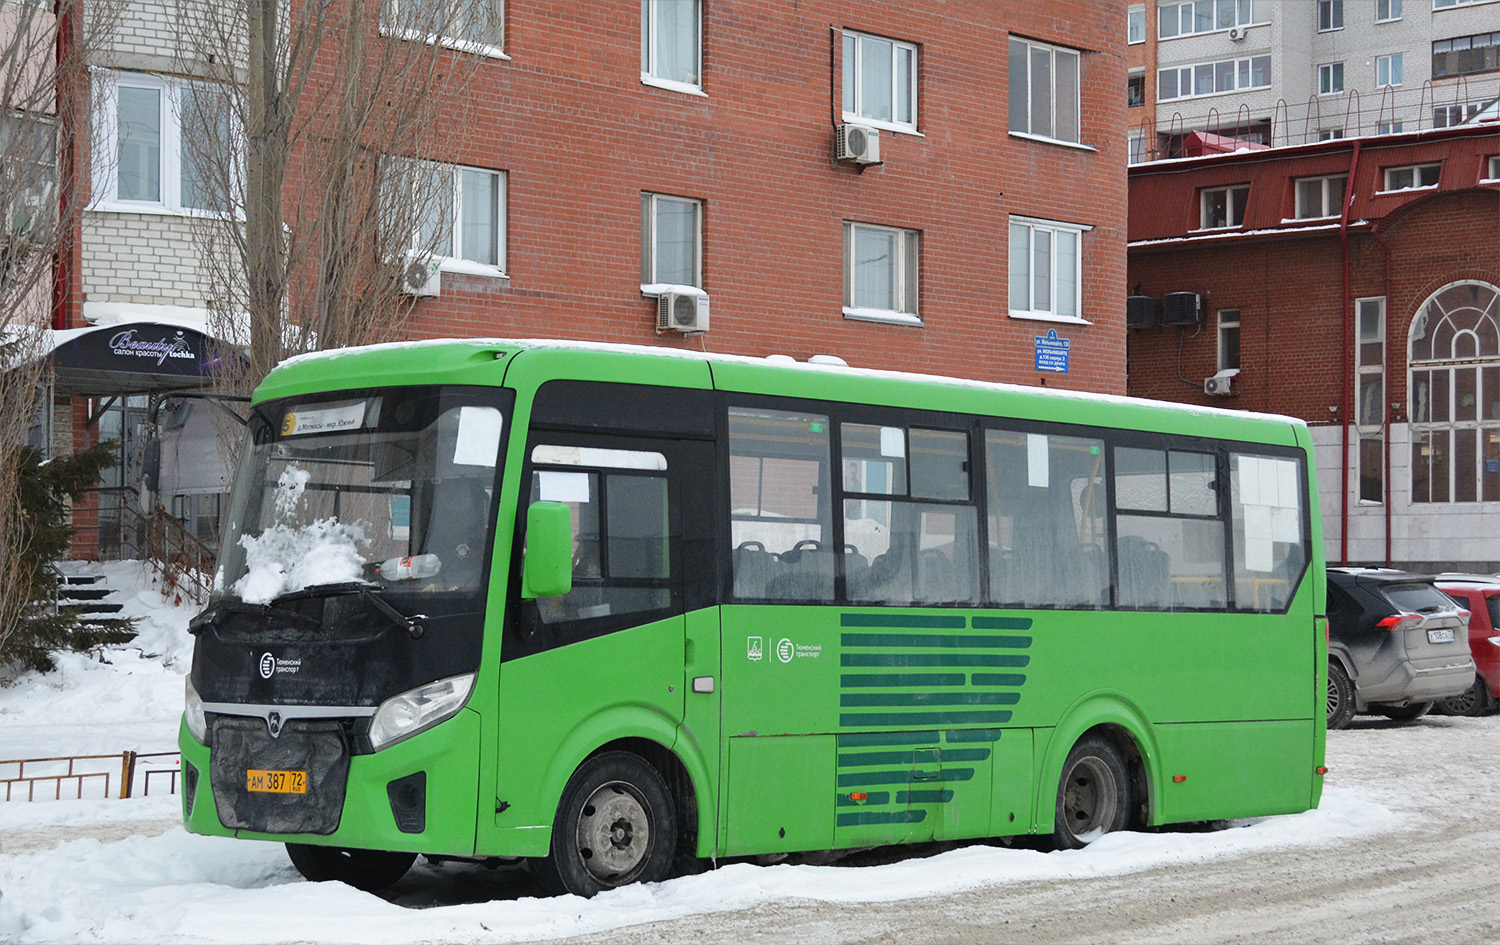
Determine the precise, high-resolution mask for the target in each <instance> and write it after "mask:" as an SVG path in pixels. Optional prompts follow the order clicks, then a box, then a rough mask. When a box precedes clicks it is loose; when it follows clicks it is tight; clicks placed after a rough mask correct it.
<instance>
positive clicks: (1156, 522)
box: [1114, 446, 1229, 610]
mask: <svg viewBox="0 0 1500 945" xmlns="http://www.w3.org/2000/svg"><path fill="white" fill-rule="evenodd" d="M1114 457H1115V482H1114V484H1115V506H1116V508H1117V509H1118V510H1119V511H1118V514H1117V515H1116V517H1115V530H1116V534H1117V538H1116V552H1117V555H1118V561H1117V564H1118V572H1119V586H1118V588H1117V603H1118V605H1119V606H1121V607H1132V608H1140V609H1143V610H1184V609H1186V610H1222V609H1224V608H1225V607H1227V606H1228V602H1229V598H1228V589H1227V587H1226V584H1225V563H1224V522H1223V520H1222V519H1221V518H1220V517H1219V500H1218V491H1217V482H1216V480H1217V476H1216V475H1215V472H1214V470H1215V469H1216V463H1217V459H1216V457H1215V455H1214V454H1213V453H1202V452H1189V451H1185V450H1160V449H1138V448H1134V447H1124V446H1120V447H1116V448H1115V451H1114Z"/></svg>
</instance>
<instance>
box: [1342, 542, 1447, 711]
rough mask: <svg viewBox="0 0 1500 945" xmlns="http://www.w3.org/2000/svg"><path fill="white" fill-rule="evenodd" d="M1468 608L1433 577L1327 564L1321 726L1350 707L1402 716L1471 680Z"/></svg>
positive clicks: (1443, 696) (1426, 706)
mask: <svg viewBox="0 0 1500 945" xmlns="http://www.w3.org/2000/svg"><path fill="white" fill-rule="evenodd" d="M1468 641H1469V612H1468V611H1466V610H1463V609H1461V608H1460V607H1459V605H1458V604H1457V603H1456V602H1454V600H1453V598H1451V597H1449V596H1448V595H1447V594H1444V593H1443V592H1442V591H1440V590H1438V589H1437V587H1436V586H1434V584H1433V579H1432V577H1430V576H1428V575H1425V574H1409V573H1407V572H1405V571H1392V570H1389V569H1385V568H1329V569H1328V727H1329V728H1330V729H1335V728H1343V727H1344V726H1346V725H1348V724H1349V720H1350V719H1352V718H1353V717H1354V713H1356V712H1373V713H1376V714H1379V715H1384V716H1385V717H1386V718H1390V719H1397V720H1399V721H1409V720H1411V719H1415V718H1418V717H1420V716H1422V715H1424V714H1426V712H1427V710H1428V709H1430V708H1432V704H1433V703H1434V702H1436V701H1437V700H1439V699H1446V698H1448V697H1449V696H1456V695H1458V694H1459V693H1461V692H1463V691H1464V690H1466V689H1468V688H1469V686H1470V685H1471V684H1472V683H1473V682H1474V660H1473V658H1472V657H1471V656H1470V655H1469V642H1468Z"/></svg>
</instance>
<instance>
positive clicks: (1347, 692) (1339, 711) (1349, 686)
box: [1328, 660, 1354, 732]
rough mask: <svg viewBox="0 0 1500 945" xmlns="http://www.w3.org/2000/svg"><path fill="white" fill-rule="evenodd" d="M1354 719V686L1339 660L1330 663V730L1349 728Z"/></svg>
mask: <svg viewBox="0 0 1500 945" xmlns="http://www.w3.org/2000/svg"><path fill="white" fill-rule="evenodd" d="M1353 718H1354V684H1353V683H1351V682H1350V681H1349V674H1348V673H1346V672H1344V667H1343V666H1342V665H1341V664H1340V663H1339V661H1338V660H1329V661H1328V730H1329V731H1330V732H1332V731H1336V730H1338V729H1341V728H1347V727H1348V725H1349V722H1350V721H1351V720H1352V719H1353Z"/></svg>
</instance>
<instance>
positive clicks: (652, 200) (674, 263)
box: [641, 194, 703, 294]
mask: <svg viewBox="0 0 1500 945" xmlns="http://www.w3.org/2000/svg"><path fill="white" fill-rule="evenodd" d="M641 283H642V285H645V286H657V285H692V286H698V287H700V288H701V287H702V285H703V202H702V201H700V200H690V199H688V198H686V197H668V196H666V195H665V194H641ZM648 294H649V293H648Z"/></svg>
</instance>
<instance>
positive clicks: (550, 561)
mask: <svg viewBox="0 0 1500 945" xmlns="http://www.w3.org/2000/svg"><path fill="white" fill-rule="evenodd" d="M572 589H573V514H572V512H571V510H569V508H568V507H567V506H566V505H564V504H563V503H561V502H533V503H531V507H530V508H528V509H527V510H526V551H525V559H524V561H523V563H522V565H521V597H522V598H523V599H525V600H533V599H535V598H538V597H557V596H558V595H560V594H566V593H568V591H571V590H572Z"/></svg>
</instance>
